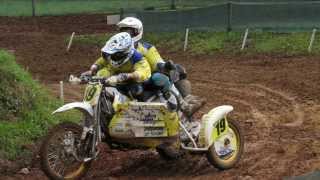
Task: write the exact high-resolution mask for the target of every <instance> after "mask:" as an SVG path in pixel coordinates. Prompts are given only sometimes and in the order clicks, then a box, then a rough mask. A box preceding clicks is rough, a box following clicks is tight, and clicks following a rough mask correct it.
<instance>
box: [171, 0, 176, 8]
mask: <svg viewBox="0 0 320 180" xmlns="http://www.w3.org/2000/svg"><path fill="white" fill-rule="evenodd" d="M171 9H172V10H175V9H176V1H175V0H171Z"/></svg>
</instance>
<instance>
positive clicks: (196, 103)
mask: <svg viewBox="0 0 320 180" xmlns="http://www.w3.org/2000/svg"><path fill="white" fill-rule="evenodd" d="M180 103H181V110H182V112H183V113H184V114H185V115H186V116H187V117H191V116H192V115H193V114H194V113H195V112H197V111H198V110H199V109H200V108H201V107H202V106H203V105H204V104H205V103H206V100H205V99H203V98H199V97H198V96H193V95H188V96H186V97H185V98H184V99H183V98H181V99H180Z"/></svg>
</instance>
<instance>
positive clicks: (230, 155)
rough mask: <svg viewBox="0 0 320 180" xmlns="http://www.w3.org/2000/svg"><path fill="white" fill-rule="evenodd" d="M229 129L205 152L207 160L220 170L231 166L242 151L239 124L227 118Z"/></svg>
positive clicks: (238, 158) (237, 159) (241, 136)
mask: <svg viewBox="0 0 320 180" xmlns="http://www.w3.org/2000/svg"><path fill="white" fill-rule="evenodd" d="M228 126H229V130H228V132H227V133H226V134H224V135H222V136H220V137H219V138H218V139H217V140H216V141H215V142H214V143H213V144H212V145H211V147H210V148H209V150H208V152H207V158H208V161H209V162H210V163H211V164H212V165H213V166H214V167H216V168H218V169H220V170H225V169H230V168H232V167H233V166H234V165H235V164H236V163H237V162H238V161H239V160H240V158H241V155H242V152H243V144H244V142H243V135H242V133H241V130H240V126H239V124H238V123H237V122H236V121H234V120H229V119H228Z"/></svg>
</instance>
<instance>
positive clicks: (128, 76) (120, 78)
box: [106, 73, 132, 86]
mask: <svg viewBox="0 0 320 180" xmlns="http://www.w3.org/2000/svg"><path fill="white" fill-rule="evenodd" d="M131 78H132V74H131V73H120V74H118V75H115V76H111V77H109V78H108V79H107V80H106V83H107V84H110V85H111V86H115V85H116V84H118V83H121V82H124V81H127V80H128V79H131Z"/></svg>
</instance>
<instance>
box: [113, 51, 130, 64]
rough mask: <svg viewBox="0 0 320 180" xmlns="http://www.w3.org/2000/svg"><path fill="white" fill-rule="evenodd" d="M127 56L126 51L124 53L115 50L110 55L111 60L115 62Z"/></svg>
mask: <svg viewBox="0 0 320 180" xmlns="http://www.w3.org/2000/svg"><path fill="white" fill-rule="evenodd" d="M127 57H128V53H124V52H116V53H114V54H111V56H110V58H111V60H112V61H115V62H122V61H123V60H125V59H126V58H127Z"/></svg>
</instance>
